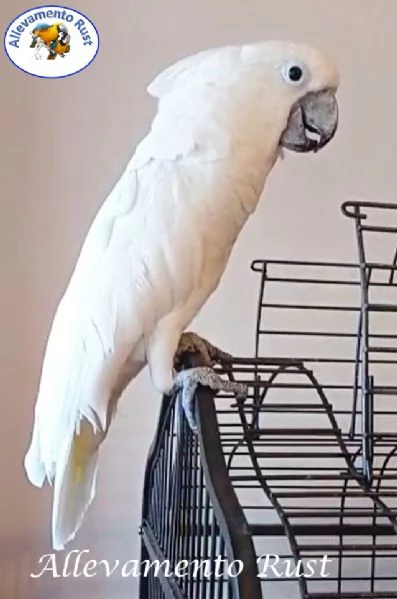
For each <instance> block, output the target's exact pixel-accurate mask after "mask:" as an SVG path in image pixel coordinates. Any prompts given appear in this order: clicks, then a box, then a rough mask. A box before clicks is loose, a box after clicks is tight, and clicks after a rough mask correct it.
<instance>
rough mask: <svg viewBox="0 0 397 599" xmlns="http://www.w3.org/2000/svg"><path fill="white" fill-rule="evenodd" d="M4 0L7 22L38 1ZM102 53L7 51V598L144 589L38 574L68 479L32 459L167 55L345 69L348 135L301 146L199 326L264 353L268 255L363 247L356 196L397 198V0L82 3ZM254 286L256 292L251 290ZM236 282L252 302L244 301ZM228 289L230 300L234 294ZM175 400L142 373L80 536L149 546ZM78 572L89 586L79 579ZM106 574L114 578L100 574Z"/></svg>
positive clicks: (275, 181) (119, 550) (2, 458)
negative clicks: (145, 495) (151, 499)
mask: <svg viewBox="0 0 397 599" xmlns="http://www.w3.org/2000/svg"><path fill="white" fill-rule="evenodd" d="M17 4H18V8H17V9H16V3H15V2H14V1H13V0H2V2H1V8H0V13H1V23H2V25H4V26H5V25H6V24H7V23H8V22H9V21H10V20H11V19H12V18H14V16H15V13H16V12H17V10H18V11H21V10H23V9H24V8H30V7H31V6H32V5H34V3H31V2H26V1H25V0H24V1H20V2H18V3H17ZM73 8H76V9H80V10H82V11H83V12H86V13H87V15H88V16H90V18H91V19H92V20H93V21H94V23H95V24H96V25H97V27H98V29H99V32H100V36H101V42H102V45H101V50H100V53H99V55H98V58H97V60H96V61H95V62H94V63H93V65H91V67H90V68H89V69H88V70H86V71H84V72H83V73H81V74H79V75H77V76H75V77H73V78H68V79H66V80H59V81H46V80H39V79H35V78H33V77H29V76H28V75H25V74H24V73H22V72H20V71H18V70H17V69H15V68H14V67H13V66H12V65H11V64H10V63H9V62H8V60H7V59H6V57H5V56H4V54H3V53H2V54H1V55H0V69H1V84H0V85H1V94H0V107H1V116H2V122H1V136H2V143H1V149H0V153H1V159H0V182H1V183H0V189H1V195H0V207H1V210H0V247H1V250H0V264H1V293H0V308H1V309H0V339H1V345H0V357H1V359H0V381H1V414H2V416H1V419H0V439H1V445H2V450H1V452H0V473H1V478H0V489H1V490H0V506H1V509H0V564H1V565H0V569H1V568H2V570H3V571H2V572H1V573H0V597H1V598H3V597H4V599H17V598H18V599H27V598H28V597H29V599H32V598H34V597H37V598H38V599H49V598H50V597H51V599H58V598H59V599H61V598H62V597H70V596H71V593H72V591H73V592H76V596H78V597H84V598H87V599H89V598H90V597H96V598H102V597H109V596H114V597H115V598H116V597H117V599H121V598H122V597H127V596H128V597H132V598H133V597H135V596H136V587H135V586H134V581H132V582H127V581H118V580H116V581H113V582H112V581H108V582H106V583H104V584H103V585H100V586H96V584H95V583H94V582H92V583H90V585H91V586H90V585H88V586H83V587H82V588H81V595H78V594H77V593H78V589H80V586H78V585H77V583H76V582H74V581H71V580H68V581H66V582H64V583H63V584H61V583H59V581H55V583H53V584H52V581H51V580H47V583H46V585H45V584H44V582H43V581H41V583H40V584H39V583H35V584H34V583H33V582H32V581H31V580H29V579H28V578H27V571H28V570H29V561H30V560H33V561H34V560H35V559H37V557H38V556H39V555H40V552H44V551H46V550H47V551H48V550H49V517H50V511H49V510H50V501H49V500H50V494H49V493H48V492H47V491H42V492H40V491H38V490H36V489H33V488H32V487H30V486H29V484H28V483H27V482H26V480H25V477H24V472H23V468H22V460H23V454H24V451H25V449H26V447H27V443H28V440H29V435H30V429H31V418H32V409H33V405H34V400H35V393H36V389H37V384H38V378H39V373H40V363H41V359H42V353H43V348H44V344H45V340H46V336H47V333H48V330H49V326H50V322H51V318H52V314H53V312H54V309H55V307H56V304H57V302H58V300H59V298H60V295H61V293H62V291H63V289H64V287H65V285H66V283H67V281H68V277H69V275H70V273H71V269H72V267H73V263H74V260H75V258H76V256H77V253H78V251H79V247H80V244H81V242H82V240H83V238H84V235H85V232H86V230H87V227H88V225H89V223H90V220H91V218H92V217H93V215H94V213H95V212H96V210H97V209H98V207H99V205H100V204H101V202H102V201H103V199H104V198H105V196H106V194H107V192H108V191H109V189H110V188H111V187H112V185H113V183H114V182H115V180H116V179H117V177H118V176H119V174H120V173H121V171H122V169H123V167H124V165H125V163H126V161H127V160H128V159H129V157H130V155H131V153H132V152H133V150H134V147H135V145H136V143H137V141H138V140H139V139H140V137H141V136H142V135H143V133H144V132H145V130H146V129H147V127H148V124H149V122H150V118H151V115H152V114H153V110H154V105H153V102H152V100H151V99H150V98H148V97H147V96H146V94H145V86H146V84H147V83H148V82H149V81H150V79H151V77H152V76H153V75H154V74H155V73H156V72H157V71H158V70H159V69H161V68H162V67H163V66H165V65H166V64H168V63H169V62H171V61H173V60H174V59H176V58H178V57H180V56H183V55H185V54H187V53H191V52H194V51H196V50H198V49H201V48H203V47H207V46H214V45H221V44H225V43H239V42H247V41H251V40H258V39H261V38H275V37H280V38H294V39H298V40H299V39H300V40H305V41H309V42H313V43H316V44H321V45H322V46H324V47H325V48H326V49H327V50H328V51H330V52H331V53H333V54H334V55H335V58H336V59H337V61H338V63H339V64H340V70H341V75H342V88H341V92H340V107H341V120H340V132H339V134H338V136H337V137H336V138H335V140H334V143H333V144H332V145H331V146H329V148H328V149H327V150H326V151H324V152H322V153H321V154H320V155H318V156H313V157H302V156H288V157H287V159H286V160H285V161H284V163H282V164H280V165H279V166H278V167H277V168H276V170H275V172H274V174H273V175H272V177H271V181H270V182H269V185H268V188H267V193H266V198H265V199H264V201H263V202H262V204H261V206H260V208H259V210H258V212H257V214H256V215H255V217H254V218H253V219H252V222H250V223H249V225H248V226H247V228H246V230H245V232H244V234H243V236H242V238H241V239H240V241H239V243H238V246H237V247H236V250H235V253H234V255H233V257H232V260H231V264H230V267H229V269H228V271H227V274H226V276H225V278H224V281H223V283H222V285H221V288H220V289H219V292H218V293H217V295H216V297H214V298H213V299H212V300H211V302H210V303H209V304H208V305H207V306H206V308H205V309H204V310H203V312H202V314H201V315H200V317H199V319H198V320H197V323H196V328H197V330H199V331H200V332H202V333H203V334H207V335H209V336H210V337H211V339H212V340H213V341H215V342H217V343H219V344H221V345H223V346H224V347H225V348H226V349H228V350H230V351H232V352H235V353H240V354H244V353H246V354H249V353H250V352H251V351H252V348H253V345H252V333H253V324H254V304H255V300H256V283H257V281H256V279H255V278H254V277H253V276H252V275H251V274H250V272H249V268H248V267H249V263H250V261H251V259H252V258H254V257H265V256H272V257H285V258H287V257H293V256H294V257H296V256H299V257H302V258H313V257H315V258H335V259H344V258H347V259H352V258H354V257H355V254H354V251H355V246H354V240H353V237H352V235H351V229H350V224H349V223H347V222H345V221H344V219H343V218H342V217H341V216H340V213H339V208H338V204H339V201H340V199H341V198H343V197H344V196H345V195H350V194H364V195H366V196H367V197H376V198H387V199H389V200H393V199H394V196H395V187H396V144H397V119H396V117H395V115H396V106H397V73H396V56H397V38H396V36H395V24H396V22H397V3H396V2H394V1H393V0H371V1H370V0H366V2H363V1H362V0H349V2H343V1H342V0H339V1H337V0H334V1H333V2H329V1H327V0H299V2H297V1H292V0H267V1H266V0H249V1H246V2H243V1H242V0H200V1H196V2H192V1H190V0H141V2H137V0H128V1H127V0H114V1H113V2H106V3H105V2H88V1H83V0H76V1H75V2H74V3H73ZM242 289H244V293H242V292H241V290H242ZM230 297H233V299H234V300H235V302H234V303H233V302H231V301H229V298H230ZM226 300H227V301H226ZM158 404H159V398H158V397H157V396H156V395H155V394H154V393H153V392H152V391H151V390H150V388H149V386H148V383H147V378H146V375H144V376H143V377H141V379H140V380H139V381H138V382H137V383H136V384H134V385H133V386H132V388H131V389H130V391H129V393H128V396H127V397H126V399H125V401H124V402H123V405H122V407H121V409H120V413H119V415H118V418H117V422H116V423H115V425H114V428H113V431H112V434H111V436H110V439H109V441H108V443H107V444H106V447H105V448H104V450H103V456H102V464H101V473H100V481H99V488H98V497H97V500H96V502H95V505H94V507H93V509H92V510H91V511H90V513H89V517H87V520H86V522H85V525H84V528H83V530H82V532H81V535H80V536H79V538H78V540H77V542H76V543H75V544H74V545H73V547H71V548H75V547H80V548H90V549H92V551H93V553H95V556H96V557H99V559H100V558H106V557H113V558H116V557H117V558H119V559H128V558H134V557H135V558H138V557H139V553H138V541H139V539H138V536H137V528H138V524H139V514H140V498H141V484H142V471H143V467H144V462H145V457H146V453H147V449H148V445H149V443H150V440H151V435H152V431H153V427H154V423H155V420H156V411H157V407H158ZM76 585H77V586H76ZM97 585H98V583H97Z"/></svg>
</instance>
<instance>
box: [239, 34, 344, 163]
mask: <svg viewBox="0 0 397 599" xmlns="http://www.w3.org/2000/svg"><path fill="white" fill-rule="evenodd" d="M243 57H244V60H245V61H246V62H247V63H248V64H250V65H251V68H255V65H256V68H258V70H260V69H261V68H262V69H263V78H264V79H266V81H268V85H269V101H271V102H273V103H274V111H275V114H278V115H279V116H282V117H283V119H284V123H283V120H281V123H283V124H284V125H285V126H284V128H283V129H282V131H281V135H280V146H282V147H284V148H286V149H288V150H292V151H294V152H312V151H314V152H316V151H318V150H320V149H321V148H323V147H324V146H325V145H326V144H327V143H328V142H330V141H331V139H332V138H333V137H334V135H335V132H336V130H337V126H338V104H337V100H336V95H335V94H336V91H337V89H338V86H339V74H338V71H337V68H336V66H335V64H334V62H333V61H332V60H331V59H330V58H329V57H328V56H326V55H325V54H323V53H322V52H320V51H319V50H317V49H316V48H314V47H312V46H309V45H307V44H294V43H290V42H278V41H275V42H265V43H263V44H256V45H252V46H246V47H245V48H244V49H243ZM283 108H284V110H283Z"/></svg>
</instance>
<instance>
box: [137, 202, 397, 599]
mask: <svg viewBox="0 0 397 599" xmlns="http://www.w3.org/2000/svg"><path fill="white" fill-rule="evenodd" d="M342 212H343V213H344V215H345V216H346V217H348V218H350V219H352V222H353V224H354V226H355V232H356V238H357V247H358V261H357V262H356V263H337V262H315V261H313V262H308V261H306V262H304V261H281V260H278V261H277V260H268V261H265V260H256V261H254V262H253V263H252V265H251V268H252V270H253V271H254V272H255V273H257V275H258V277H259V281H260V284H259V300H258V311H257V319H256V334H255V356H254V358H235V359H234V361H233V368H232V370H231V371H229V372H227V373H225V372H222V370H219V373H220V374H222V375H225V376H229V377H230V378H232V379H234V380H236V381H239V382H244V383H245V384H247V385H248V387H249V395H248V398H247V399H246V401H244V402H243V401H240V400H239V401H236V399H235V398H234V397H232V396H230V395H227V394H222V393H219V394H217V395H216V397H214V394H213V392H212V391H210V390H208V389H205V388H200V389H199V391H198V392H197V422H198V433H197V435H196V434H192V432H191V431H190V429H189V426H188V425H187V422H186V420H185V418H184V415H183V413H182V411H181V409H180V406H179V402H178V398H177V397H164V398H163V400H162V408H161V413H160V416H159V420H158V426H157V431H156V434H155V438H154V441H153V444H152V447H151V450H150V453H149V457H148V461H147V466H146V476H145V486H144V494H143V512H142V526H141V531H140V532H141V536H142V554H141V559H142V571H141V578H140V599H164V598H167V599H168V598H171V597H175V598H178V599H226V598H227V599H259V598H262V597H267V596H268V595H269V596H270V594H271V596H273V597H277V599H284V597H285V598H286V599H293V598H294V597H296V598H299V597H300V598H307V599H323V598H324V599H327V598H329V599H339V598H341V599H342V598H346V599H348V598H349V599H354V598H356V597H357V598H358V597H361V598H383V597H397V537H396V533H397V519H396V518H397V343H396V340H397V282H396V279H397V274H396V271H397V249H396V248H397V205H394V204H386V203H375V202H359V201H357V202H353V201H352V202H345V203H344V204H343V205H342ZM393 222H394V224H393ZM393 331H394V332H393ZM195 364H196V362H195V357H194V356H193V357H190V361H189V363H186V367H188V366H191V365H195Z"/></svg>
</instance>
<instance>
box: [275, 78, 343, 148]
mask: <svg viewBox="0 0 397 599" xmlns="http://www.w3.org/2000/svg"><path fill="white" fill-rule="evenodd" d="M337 128H338V103H337V101H336V98H335V94H334V92H333V91H330V90H326V91H321V92H310V93H308V94H306V96H304V97H303V98H301V99H300V100H299V101H298V102H296V104H294V106H293V107H292V110H291V112H290V115H289V118H288V123H287V127H286V129H285V130H284V132H283V134H282V136H281V140H280V143H281V145H282V146H283V147H284V148H287V149H288V150H292V151H293V152H317V151H318V150H321V148H323V147H324V146H326V145H327V143H328V142H330V141H331V139H332V138H333V137H334V135H335V132H336V130H337Z"/></svg>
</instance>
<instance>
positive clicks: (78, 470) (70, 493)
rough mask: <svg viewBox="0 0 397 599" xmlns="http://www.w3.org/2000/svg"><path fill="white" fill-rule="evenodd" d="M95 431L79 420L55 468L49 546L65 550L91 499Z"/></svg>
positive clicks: (96, 449) (94, 458)
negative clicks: (78, 424) (75, 431)
mask: <svg viewBox="0 0 397 599" xmlns="http://www.w3.org/2000/svg"><path fill="white" fill-rule="evenodd" d="M98 434H99V433H98V431H97V432H95V431H94V429H93V427H92V425H91V424H90V423H89V422H88V421H87V420H85V419H84V420H82V422H81V426H80V430H79V434H78V435H75V436H74V437H73V438H72V439H71V440H69V441H68V442H67V443H65V445H64V447H63V448H62V451H61V454H60V456H59V459H58V461H57V465H56V474H55V481H54V498H53V508H52V544H53V548H54V549H55V550H60V549H63V548H64V547H65V545H66V544H67V543H69V542H70V541H71V540H72V539H73V538H74V537H75V535H76V533H77V531H78V530H79V528H80V526H81V524H82V521H83V518H84V515H85V513H86V511H87V510H88V508H89V506H90V505H91V503H92V501H93V499H94V497H95V489H96V477H97V471H98V447H99V443H100V441H99V440H98Z"/></svg>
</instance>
